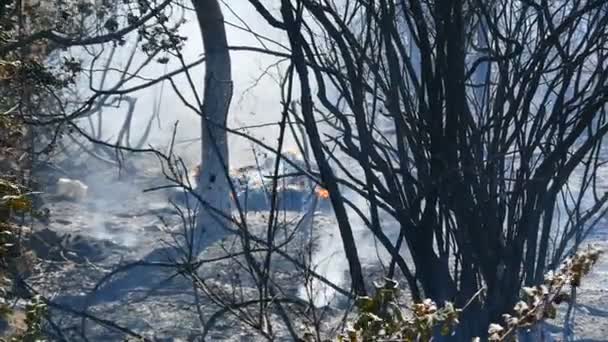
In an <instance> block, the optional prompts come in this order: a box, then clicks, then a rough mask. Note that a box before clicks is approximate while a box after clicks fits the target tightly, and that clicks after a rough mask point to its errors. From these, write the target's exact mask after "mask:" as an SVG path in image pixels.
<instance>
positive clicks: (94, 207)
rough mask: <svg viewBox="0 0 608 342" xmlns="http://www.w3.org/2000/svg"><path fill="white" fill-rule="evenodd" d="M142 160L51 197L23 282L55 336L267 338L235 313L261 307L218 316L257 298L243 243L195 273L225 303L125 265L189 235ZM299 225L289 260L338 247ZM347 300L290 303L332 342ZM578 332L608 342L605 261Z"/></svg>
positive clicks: (253, 220)
mask: <svg viewBox="0 0 608 342" xmlns="http://www.w3.org/2000/svg"><path fill="white" fill-rule="evenodd" d="M134 158H139V159H140V160H138V161H137V165H138V166H139V168H138V170H137V171H136V172H135V173H134V174H131V175H123V176H122V177H119V175H118V172H117V171H116V170H107V168H105V170H104V171H95V170H96V169H99V170H101V169H104V168H96V167H95V165H83V166H82V169H80V170H79V171H78V172H77V173H76V174H73V175H72V174H71V175H63V176H72V177H74V178H79V179H81V180H83V181H84V182H85V183H86V184H87V185H88V186H89V192H88V195H87V198H86V199H85V200H84V201H81V202H74V201H69V200H64V199H60V198H56V197H54V196H53V193H52V191H51V190H50V191H49V193H48V194H45V195H43V200H44V206H45V207H46V208H48V209H49V210H50V221H49V222H36V224H35V226H34V232H35V234H37V235H38V236H41V237H43V238H44V239H46V242H47V243H48V244H49V246H47V247H46V249H45V248H42V247H40V248H39V250H45V251H46V252H47V253H46V254H45V253H39V257H40V258H41V264H40V268H39V269H37V270H36V272H35V273H34V274H33V275H32V276H30V277H29V278H28V279H27V282H28V283H29V284H31V285H32V287H33V288H34V289H35V290H36V291H39V292H40V293H41V294H43V295H45V296H46V297H48V298H51V299H52V300H53V302H55V303H56V306H55V307H52V308H51V310H53V313H54V315H53V317H54V322H53V323H54V324H55V325H56V326H57V327H58V328H60V329H61V330H62V331H63V332H62V334H63V337H62V336H60V335H58V337H57V339H58V340H59V339H61V338H65V339H67V340H69V341H122V340H124V338H125V336H126V335H125V333H124V332H121V331H120V327H125V328H128V329H129V330H131V331H134V332H137V333H138V334H141V335H143V336H145V337H146V338H148V339H150V340H158V341H181V340H183V341H188V340H193V341H198V340H200V334H201V331H202V330H203V329H204V326H203V323H202V322H208V321H209V320H210V319H211V321H212V322H213V324H210V325H209V326H208V328H209V331H208V334H207V338H206V340H207V341H258V340H266V338H264V337H262V336H260V335H258V334H257V333H256V332H255V331H254V329H252V328H251V327H250V326H248V325H247V324H246V323H244V322H243V321H242V320H238V319H236V318H235V317H234V314H233V313H238V314H239V315H241V316H242V317H252V321H251V322H250V323H251V324H258V323H259V322H258V321H256V320H255V319H254V318H255V317H256V315H255V314H254V311H255V308H253V309H251V310H250V308H248V307H238V306H234V307H231V308H230V310H226V312H224V314H222V315H218V316H214V315H215V314H217V313H218V310H219V309H220V307H221V305H218V303H219V302H223V303H240V302H244V301H247V300H252V299H256V296H257V292H256V291H257V289H256V286H255V283H254V281H253V280H252V277H251V276H250V275H249V273H248V272H247V271H246V267H245V268H244V267H243V265H244V264H245V263H246V262H245V261H246V260H245V259H244V258H243V257H242V255H240V256H236V257H233V258H225V259H221V257H222V256H225V255H227V254H229V253H233V252H235V251H237V252H238V251H240V250H242V243H241V240H240V239H238V238H236V237H229V238H227V239H226V240H225V241H223V242H221V243H218V244H216V245H214V246H212V247H211V248H209V249H208V250H206V251H205V252H204V253H203V255H202V256H201V257H202V258H203V259H207V260H214V261H213V262H211V261H210V262H209V263H205V264H203V265H202V266H201V267H200V269H199V270H198V272H197V274H198V277H199V278H200V280H201V281H202V282H203V283H204V286H205V288H206V290H207V291H209V292H212V293H217V294H219V296H218V297H210V296H207V295H206V294H205V293H203V292H200V293H198V295H195V293H194V291H193V283H192V280H191V278H190V277H185V276H183V275H182V274H179V273H178V272H177V271H178V269H177V268H176V267H168V266H166V265H156V266H132V265H131V266H126V265H130V264H132V263H133V262H137V261H140V260H144V261H145V262H146V263H157V264H162V263H166V262H167V261H168V260H171V259H172V258H173V259H174V258H176V257H177V258H179V256H180V253H179V252H175V250H174V249H173V247H172V246H174V245H175V242H174V236H175V235H176V234H178V233H180V232H181V230H182V229H183V222H182V221H181V219H180V217H179V215H176V212H175V210H174V209H173V208H172V206H171V205H170V204H169V203H168V202H167V194H166V192H146V193H144V192H143V189H146V188H150V187H154V186H158V185H160V184H164V183H163V182H164V180H163V176H162V175H161V173H160V169H159V168H158V166H157V165H156V159H154V158H147V157H145V156H144V157H134ZM56 177H58V175H56V174H52V175H51V174H49V177H48V183H49V184H53V182H54V179H55V178H56ZM49 189H52V188H51V187H49ZM299 217H300V215H299V214H297V213H285V214H282V215H281V216H280V217H279V222H280V223H282V224H283V225H284V226H285V227H286V228H285V229H284V231H279V234H277V235H280V234H285V239H286V240H288V239H291V238H292V235H290V234H291V233H293V234H295V235H297V236H296V237H295V238H293V242H291V244H288V245H287V247H286V248H284V250H285V251H288V254H289V255H290V256H291V257H293V258H295V260H299V259H302V260H306V257H307V255H308V256H310V255H309V254H308V253H312V254H314V253H315V251H318V250H319V249H321V250H323V249H327V248H329V247H328V246H333V248H336V246H337V247H339V245H340V240H339V239H338V237H337V236H333V237H332V234H335V233H336V231H335V223H334V221H333V219H332V218H331V217H330V216H329V215H328V214H323V213H318V214H317V215H315V216H314V224H313V229H314V233H313V236H321V237H323V241H314V243H312V245H313V246H314V248H313V251H312V252H310V251H308V250H306V249H305V248H304V249H301V248H300V247H301V245H306V243H302V242H303V241H304V242H306V241H310V235H309V234H308V235H307V233H306V232H303V231H302V232H298V231H296V232H294V229H295V228H294V227H296V226H297V224H298V222H299ZM247 222H248V227H249V229H251V232H252V233H253V234H258V235H261V236H263V234H264V232H265V231H266V228H267V225H268V213H267V212H256V213H249V215H248V216H247ZM607 231H608V228H607V229H604V230H602V229H600V230H599V231H598V233H597V234H595V235H594V238H593V242H594V243H595V244H596V245H598V246H600V247H602V248H604V249H608V243H606V237H607V236H608V234H606V232H607ZM298 234H299V235H298ZM277 239H278V240H280V239H281V238H280V237H279V238H277ZM298 239H300V240H298ZM313 240H314V239H313ZM59 246H61V247H59ZM330 257H331V253H326V255H325V256H324V257H323V258H321V259H319V258H317V259H316V261H317V262H318V263H319V264H320V266H319V268H318V270H319V273H321V274H323V275H325V276H328V277H330V278H331V280H334V281H337V282H338V283H339V284H340V285H344V283H340V280H341V279H340V278H341V275H340V274H339V273H340V272H339V271H340V269H342V270H345V269H346V266H345V265H344V264H343V263H342V262H340V261H339V260H338V258H339V257H336V259H331V258H330ZM215 259H221V260H215ZM313 259H314V258H313ZM272 262H273V263H272V265H273V267H272V279H273V281H274V282H275V287H276V288H277V289H280V292H281V293H280V294H277V295H281V296H282V297H290V298H303V299H304V297H305V296H304V295H303V293H304V292H305V291H304V292H303V289H304V287H303V284H302V282H303V281H302V279H305V278H306V275H305V274H304V273H303V272H302V270H301V269H298V267H295V266H294V263H293V262H290V261H288V260H286V259H285V258H283V257H281V256H279V255H276V254H274V255H273V259H272ZM120 267H124V269H123V270H122V271H121V272H118V273H116V274H115V275H114V276H112V277H107V276H108V275H109V274H111V273H112V272H113V271H116V270H117V269H118V268H120ZM365 268H366V272H367V273H368V274H370V276H369V278H374V277H375V276H376V275H377V277H376V278H374V279H370V281H372V280H381V274H382V272H381V266H380V265H379V264H377V263H374V262H373V261H371V259H370V260H368V261H367V262H366V264H365ZM336 270H338V271H336ZM336 273H337V274H338V276H336ZM336 277H337V278H336ZM102 280H104V281H103V282H101V281H102ZM100 282H101V283H100ZM96 287H98V289H96ZM95 289H96V290H95ZM332 295H333V293H330V294H329V295H328V296H329V297H328V298H333V297H332ZM340 298H341V297H337V299H336V300H335V301H334V302H333V303H332V305H330V306H324V307H322V308H320V309H318V310H316V311H315V312H311V311H310V310H304V309H303V307H302V306H301V305H298V304H285V305H284V306H285V308H286V310H289V311H290V312H289V314H292V315H294V317H295V316H298V317H308V318H311V317H312V318H314V317H317V318H319V317H320V318H321V321H322V322H323V330H324V331H325V332H326V333H327V336H331V335H333V336H335V335H336V334H337V333H336V331H335V329H339V328H340V327H341V326H342V325H341V321H342V319H343V318H344V317H343V316H344V312H345V309H348V308H349V303H348V302H347V301H346V300H340ZM231 311H232V312H231ZM562 311H563V310H562ZM562 314H563V312H560V317H558V319H557V320H555V321H553V322H550V325H549V327H550V328H551V329H553V330H554V332H555V334H556V335H558V334H559V331H560V329H561V325H562V322H561V317H562V316H561V315H562ZM85 316H86V317H88V318H86V319H85ZM313 316H314V317H313ZM214 317H217V319H214ZM271 317H272V320H273V322H275V323H276V322H280V321H281V319H280V317H278V316H277V315H276V314H274V315H272V316H271ZM295 324H296V325H298V326H296V327H295V328H296V329H302V326H301V325H302V324H304V320H301V321H299V322H296V323H295ZM274 326H275V329H277V330H276V331H275V333H276V335H277V336H278V338H277V340H284V341H290V340H292V339H291V338H290V336H289V334H288V331H287V329H286V327H285V326H284V325H283V324H280V323H277V324H275V325H274ZM300 331H301V330H300ZM575 332H576V337H577V340H579V341H607V340H608V339H607V338H606V336H608V257H606V256H605V255H604V257H603V258H602V259H601V260H600V263H599V264H598V265H596V267H595V268H594V270H593V273H592V274H591V275H589V276H588V277H587V278H586V279H585V280H584V281H583V285H582V288H581V289H580V291H579V292H578V305H577V308H576V324H575Z"/></svg>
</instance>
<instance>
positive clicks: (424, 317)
mask: <svg viewBox="0 0 608 342" xmlns="http://www.w3.org/2000/svg"><path fill="white" fill-rule="evenodd" d="M398 299H399V288H398V283H397V282H396V281H394V280H390V279H387V280H386V281H385V284H384V285H382V286H378V285H376V291H375V294H374V296H373V297H360V298H358V299H357V307H358V309H359V317H358V319H357V320H356V321H355V323H354V325H353V327H352V329H350V330H349V331H348V333H347V335H345V336H344V335H343V336H340V337H339V341H340V342H343V341H344V342H346V341H348V342H356V341H377V340H398V341H404V342H408V341H412V342H413V341H430V340H431V339H432V336H433V334H434V332H435V329H436V328H439V329H440V332H441V334H443V335H449V334H450V333H451V332H452V331H453V329H454V327H455V326H456V325H457V324H458V323H459V321H458V317H459V315H460V313H461V311H462V310H461V309H457V308H456V307H455V306H454V304H453V303H450V302H446V303H445V304H444V306H443V307H441V308H439V307H437V304H436V303H435V302H433V301H432V300H430V299H426V300H425V301H423V302H422V303H416V304H414V306H413V307H412V308H411V310H410V312H409V313H407V312H406V311H404V310H403V309H402V308H401V305H400V304H399V303H398Z"/></svg>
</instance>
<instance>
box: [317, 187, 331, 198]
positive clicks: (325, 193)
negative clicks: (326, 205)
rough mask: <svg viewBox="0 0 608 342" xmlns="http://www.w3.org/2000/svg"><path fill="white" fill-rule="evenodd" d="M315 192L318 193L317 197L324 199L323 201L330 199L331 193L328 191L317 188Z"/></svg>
mask: <svg viewBox="0 0 608 342" xmlns="http://www.w3.org/2000/svg"><path fill="white" fill-rule="evenodd" d="M315 192H316V193H317V196H319V198H322V199H328V198H329V191H328V190H327V189H323V188H317V190H316V191H315Z"/></svg>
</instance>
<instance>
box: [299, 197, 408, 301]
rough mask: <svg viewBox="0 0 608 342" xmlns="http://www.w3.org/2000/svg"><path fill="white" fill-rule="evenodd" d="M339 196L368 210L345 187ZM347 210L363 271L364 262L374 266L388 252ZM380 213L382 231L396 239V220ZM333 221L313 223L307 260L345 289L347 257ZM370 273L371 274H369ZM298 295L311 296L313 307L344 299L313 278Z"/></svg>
mask: <svg viewBox="0 0 608 342" xmlns="http://www.w3.org/2000/svg"><path fill="white" fill-rule="evenodd" d="M343 196H346V197H347V198H348V200H349V201H350V202H351V203H352V204H353V205H354V206H355V207H357V208H359V210H361V211H362V212H363V213H368V208H369V207H368V205H369V204H368V201H367V200H366V199H365V198H363V197H362V196H360V195H359V194H355V193H353V192H349V191H345V192H344V193H343ZM347 214H348V217H349V221H350V225H351V229H352V232H353V236H354V240H355V242H356V244H357V252H358V254H359V259H360V261H361V264H362V267H363V269H364V274H365V269H366V267H367V266H373V267H374V268H375V267H377V266H378V264H381V263H382V262H387V261H388V260H390V255H389V253H388V252H387V251H386V249H384V247H382V246H381V245H380V244H379V243H377V241H376V240H375V237H374V236H373V234H372V233H371V231H370V230H369V227H367V226H366V224H365V222H363V219H362V218H361V217H360V216H359V214H358V213H357V212H356V211H355V210H353V209H352V208H351V207H347ZM380 216H381V221H382V222H381V223H382V226H383V228H384V230H385V233H386V234H387V235H388V236H389V238H390V239H391V240H396V238H397V236H396V235H397V233H398V229H397V226H396V224H394V222H391V220H389V219H387V216H388V215H386V213H382V212H381V213H380ZM333 222H335V220H334V221H332V224H327V225H322V226H318V227H315V234H316V238H317V239H318V240H317V241H318V245H317V246H316V248H315V251H314V253H313V254H312V259H311V264H312V265H313V269H314V271H315V272H317V273H319V274H320V275H321V276H323V277H324V278H326V279H327V280H329V281H331V282H332V283H334V284H336V285H338V286H340V287H342V288H344V289H349V288H350V279H349V276H348V271H349V266H348V261H347V259H346V255H345V253H344V247H343V244H342V240H341V237H340V231H339V229H338V226H337V224H335V223H333ZM368 269H369V267H368ZM371 277H373V275H372V276H371ZM367 280H378V279H370V278H369V277H368V279H367ZM298 295H299V296H300V297H301V298H304V299H306V300H308V299H310V298H312V299H313V303H314V304H315V306H317V307H321V306H324V305H335V304H339V303H340V302H341V301H343V300H344V299H345V298H343V296H341V295H340V294H338V293H337V292H336V290H334V289H333V288H332V287H330V286H328V285H326V284H325V283H323V282H321V281H319V280H316V279H312V280H311V283H310V284H307V285H305V286H302V287H301V288H300V290H299V293H298Z"/></svg>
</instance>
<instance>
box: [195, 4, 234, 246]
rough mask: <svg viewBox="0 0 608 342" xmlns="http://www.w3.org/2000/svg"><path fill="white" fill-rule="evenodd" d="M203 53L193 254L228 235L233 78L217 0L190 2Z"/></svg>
mask: <svg viewBox="0 0 608 342" xmlns="http://www.w3.org/2000/svg"><path fill="white" fill-rule="evenodd" d="M192 2H193V4H194V8H195V10H196V15H197V18H198V22H199V26H200V28H201V32H202V36H203V45H204V50H205V57H206V60H205V73H206V74H205V90H204V95H203V96H204V97H203V104H202V118H201V130H202V131H201V135H202V163H201V166H202V167H201V173H200V175H199V179H198V188H197V192H198V194H199V195H200V196H201V199H202V200H203V203H202V204H201V205H199V206H198V213H197V220H196V229H195V230H194V231H193V235H192V236H191V237H190V241H191V242H192V246H193V251H194V253H195V254H198V252H200V251H202V250H203V249H204V248H206V247H207V246H209V245H211V244H213V243H214V242H216V241H218V240H220V239H222V238H223V237H224V236H226V235H227V231H226V230H225V227H226V225H227V224H228V220H227V219H226V218H227V217H229V216H230V197H229V194H230V186H229V183H228V182H229V180H228V165H229V156H228V135H227V132H226V130H225V127H226V120H227V117H228V109H229V107H230V100H231V99H232V87H233V86H232V79H231V70H230V53H229V51H228V42H227V39H226V30H225V27H224V17H223V15H222V10H221V8H220V5H219V1H217V0H193V1H192Z"/></svg>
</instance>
